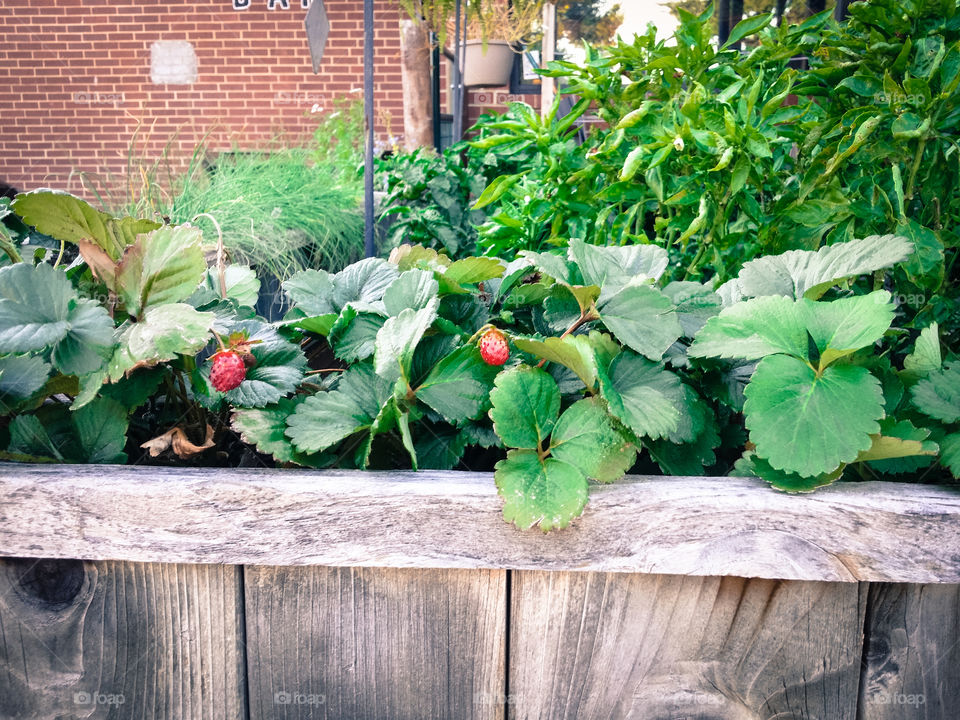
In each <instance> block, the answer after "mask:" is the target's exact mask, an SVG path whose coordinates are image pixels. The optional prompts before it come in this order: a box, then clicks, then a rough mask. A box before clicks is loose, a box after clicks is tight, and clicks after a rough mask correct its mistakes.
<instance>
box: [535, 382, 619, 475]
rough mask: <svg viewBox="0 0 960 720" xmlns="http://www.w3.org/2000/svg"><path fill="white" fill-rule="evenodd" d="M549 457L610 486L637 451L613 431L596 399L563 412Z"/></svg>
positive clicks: (599, 401) (586, 400) (604, 411)
mask: <svg viewBox="0 0 960 720" xmlns="http://www.w3.org/2000/svg"><path fill="white" fill-rule="evenodd" d="M550 454H551V456H553V457H554V458H556V459H557V460H562V461H564V462H566V463H569V464H570V465H572V466H573V467H575V468H577V469H578V470H579V471H580V472H581V473H583V474H584V475H586V476H587V477H588V478H591V479H593V480H597V481H599V482H613V481H614V480H619V479H620V478H621V477H623V474H624V473H625V472H627V470H629V469H630V468H631V467H633V463H634V462H635V461H636V459H637V450H636V448H635V447H634V446H633V444H632V443H631V442H629V441H628V440H627V439H626V438H625V437H624V435H623V433H622V432H621V431H620V430H619V429H617V428H616V427H614V424H613V422H612V420H611V418H610V415H609V414H607V411H606V408H605V407H604V406H603V404H602V401H601V400H599V399H598V398H585V399H583V400H579V401H577V402H575V403H574V404H573V405H571V406H570V407H569V408H567V409H566V410H565V411H564V413H563V414H562V415H561V416H560V419H559V420H558V421H557V424H556V425H555V426H554V428H553V433H552V434H551V435H550Z"/></svg>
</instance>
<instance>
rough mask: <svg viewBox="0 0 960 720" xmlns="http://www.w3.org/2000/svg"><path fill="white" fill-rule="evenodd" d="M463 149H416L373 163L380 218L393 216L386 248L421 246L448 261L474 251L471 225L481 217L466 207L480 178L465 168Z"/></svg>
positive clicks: (479, 187)
mask: <svg viewBox="0 0 960 720" xmlns="http://www.w3.org/2000/svg"><path fill="white" fill-rule="evenodd" d="M463 151H464V147H463V146H462V145H456V146H454V147H451V148H447V149H446V150H445V151H444V152H443V154H441V155H437V154H435V153H434V152H433V151H432V150H428V149H424V148H418V149H416V150H414V151H413V152H411V153H402V154H400V155H395V156H391V157H387V158H382V159H380V160H378V161H377V181H378V184H379V187H382V188H383V190H384V191H385V192H386V195H385V196H384V198H383V200H382V201H381V203H380V218H381V219H386V218H391V217H392V216H395V217H393V218H392V221H391V223H390V226H389V231H388V236H387V241H386V243H385V245H386V246H387V247H388V248H395V247H397V246H399V245H401V244H403V243H406V244H412V245H424V246H426V247H430V248H434V249H435V250H440V251H443V252H444V253H446V254H447V255H448V256H451V257H460V256H469V255H470V254H472V253H473V252H475V250H476V241H477V230H476V226H477V225H478V224H479V223H481V222H483V219H484V218H485V214H484V213H483V212H480V211H477V210H471V209H470V204H471V203H472V202H473V201H474V200H475V199H476V197H477V196H478V195H479V194H480V191H481V190H483V186H484V184H485V179H484V177H483V176H482V175H478V174H477V173H476V172H474V169H473V168H471V167H464V164H463V157H462V155H463Z"/></svg>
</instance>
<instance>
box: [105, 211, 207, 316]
mask: <svg viewBox="0 0 960 720" xmlns="http://www.w3.org/2000/svg"><path fill="white" fill-rule="evenodd" d="M200 240H201V233H200V229H199V228H195V227H190V226H189V225H177V226H173V225H164V226H163V227H161V228H159V229H157V230H154V231H153V232H151V233H147V234H145V235H140V236H139V237H137V239H136V242H135V243H134V244H133V245H131V246H129V247H127V248H126V249H125V250H124V253H123V257H122V258H121V260H120V263H119V264H118V265H117V270H116V273H117V283H116V286H117V292H118V294H119V296H120V298H121V299H122V300H123V302H124V304H125V306H126V311H127V313H128V314H130V315H132V316H134V317H139V316H140V314H141V313H142V312H143V311H144V310H146V309H149V308H151V307H156V306H158V305H165V304H168V303H176V302H180V301H182V300H186V299H187V298H188V297H190V295H192V294H193V292H194V291H195V290H196V289H197V286H198V285H199V284H200V281H201V280H202V279H203V275H204V273H205V272H206V270H207V263H206V261H205V260H204V257H203V250H202V248H201V247H200ZM108 285H109V283H108Z"/></svg>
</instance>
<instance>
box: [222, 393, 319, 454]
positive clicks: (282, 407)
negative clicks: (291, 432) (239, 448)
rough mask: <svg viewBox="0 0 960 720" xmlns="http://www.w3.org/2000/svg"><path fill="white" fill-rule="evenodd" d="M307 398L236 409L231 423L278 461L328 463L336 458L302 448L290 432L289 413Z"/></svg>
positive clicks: (236, 429)
mask: <svg viewBox="0 0 960 720" xmlns="http://www.w3.org/2000/svg"><path fill="white" fill-rule="evenodd" d="M301 402H303V398H282V399H281V400H280V401H279V402H277V403H276V404H274V405H268V406H267V407H264V408H259V409H253V408H246V409H242V410H235V411H234V413H233V417H232V422H231V427H232V428H233V430H234V431H235V432H238V433H240V437H241V438H242V439H243V441H244V442H245V443H248V444H250V445H255V446H256V448H257V450H259V451H260V452H262V453H264V454H267V455H272V456H273V459H274V460H276V461H277V462H278V463H295V464H297V465H304V466H307V467H324V466H326V465H328V464H329V463H330V461H331V460H332V458H330V457H329V456H326V455H323V454H307V453H302V452H299V451H298V450H297V449H296V448H295V447H294V446H293V443H291V442H290V439H289V438H288V437H287V436H286V430H287V417H288V416H290V415H291V414H293V412H294V411H295V410H296V408H297V406H298V405H299V404H300V403H301Z"/></svg>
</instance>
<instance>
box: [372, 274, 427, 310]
mask: <svg viewBox="0 0 960 720" xmlns="http://www.w3.org/2000/svg"><path fill="white" fill-rule="evenodd" d="M439 291H440V285H439V283H437V280H436V278H435V277H434V276H433V273H432V272H429V271H427V270H408V271H407V272H404V273H400V277H398V278H397V279H396V280H394V281H393V282H392V283H391V284H390V287H388V288H387V289H386V291H385V292H384V293H383V306H384V308H386V311H387V315H390V316H393V315H399V314H400V313H401V312H403V311H404V310H406V309H407V308H413V309H414V310H421V309H423V308H425V307H426V306H427V304H428V303H429V302H430V301H431V300H432V299H433V298H435V297H436V296H437V293H438V292H439Z"/></svg>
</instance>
